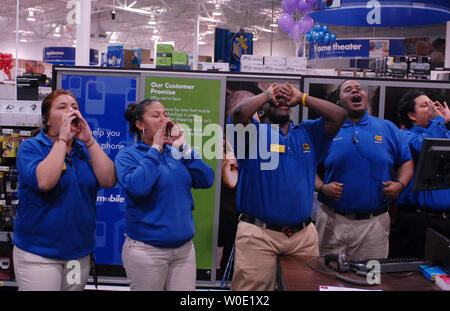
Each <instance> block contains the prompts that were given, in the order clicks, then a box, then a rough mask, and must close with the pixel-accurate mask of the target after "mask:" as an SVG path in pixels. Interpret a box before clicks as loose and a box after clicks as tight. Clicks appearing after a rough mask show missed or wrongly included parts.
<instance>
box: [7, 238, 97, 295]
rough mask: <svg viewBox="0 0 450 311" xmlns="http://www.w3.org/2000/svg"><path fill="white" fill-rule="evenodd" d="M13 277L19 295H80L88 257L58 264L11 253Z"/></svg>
mask: <svg viewBox="0 0 450 311" xmlns="http://www.w3.org/2000/svg"><path fill="white" fill-rule="evenodd" d="M13 258H14V274H15V276H16V280H17V284H18V285H19V291H82V290H83V289H84V287H85V286H86V283H87V280H88V277H89V271H90V266H91V265H90V263H91V261H90V255H88V256H85V257H83V258H80V259H76V260H58V259H51V258H46V257H42V256H39V255H36V254H32V253H29V252H26V251H24V250H21V249H20V248H18V247H17V246H14V249H13Z"/></svg>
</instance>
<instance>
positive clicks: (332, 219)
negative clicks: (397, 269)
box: [316, 204, 391, 259]
mask: <svg viewBox="0 0 450 311" xmlns="http://www.w3.org/2000/svg"><path fill="white" fill-rule="evenodd" d="M390 224H391V220H390V216H389V213H388V212H386V213H384V214H381V215H378V216H375V217H373V218H371V219H362V220H351V219H348V218H346V217H344V216H342V215H339V214H336V213H334V212H333V210H332V209H331V208H329V207H328V206H326V205H324V204H322V205H321V206H320V208H319V210H318V211H317V216H316V226H317V231H318V232H319V248H320V255H321V256H324V255H328V254H338V253H339V251H342V252H345V253H347V255H348V256H349V257H352V258H355V259H357V258H364V259H371V258H373V259H376V258H386V257H387V256H388V253H389V231H390Z"/></svg>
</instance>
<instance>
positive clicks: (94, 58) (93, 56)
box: [42, 46, 99, 66]
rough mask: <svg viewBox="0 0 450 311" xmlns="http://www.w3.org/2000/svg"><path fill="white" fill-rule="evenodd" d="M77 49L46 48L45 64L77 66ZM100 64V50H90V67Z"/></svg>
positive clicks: (44, 54)
mask: <svg viewBox="0 0 450 311" xmlns="http://www.w3.org/2000/svg"><path fill="white" fill-rule="evenodd" d="M75 55H76V49H75V48H74V47H62V46H55V47H46V48H44V51H43V57H42V59H43V61H44V63H50V64H54V65H63V66H74V65H75ZM98 62H99V58H98V50H94V49H90V50H89V65H91V66H97V65H98Z"/></svg>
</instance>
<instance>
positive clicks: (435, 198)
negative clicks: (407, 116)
mask: <svg viewBox="0 0 450 311" xmlns="http://www.w3.org/2000/svg"><path fill="white" fill-rule="evenodd" d="M404 132H405V136H406V137H407V140H408V145H409V147H410V149H411V153H412V156H413V159H414V167H417V165H418V163H419V156H420V151H421V149H422V143H423V140H424V139H425V138H446V139H450V131H448V130H447V128H446V127H445V121H444V118H442V117H436V118H434V119H433V120H431V121H430V122H429V124H428V127H427V128H424V127H419V126H413V127H412V128H411V129H405V130H404ZM414 178H415V172H414V176H413V178H412V179H411V181H410V182H409V185H408V187H407V188H406V190H405V191H404V192H403V193H402V195H401V196H400V197H399V199H398V204H405V205H411V206H413V207H416V208H420V209H423V210H430V211H436V212H439V211H449V210H450V189H441V190H426V191H412V186H413V184H414Z"/></svg>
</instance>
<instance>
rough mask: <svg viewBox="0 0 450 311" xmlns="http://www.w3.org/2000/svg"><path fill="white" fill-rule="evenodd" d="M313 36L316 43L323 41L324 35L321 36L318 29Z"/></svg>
mask: <svg viewBox="0 0 450 311" xmlns="http://www.w3.org/2000/svg"><path fill="white" fill-rule="evenodd" d="M312 38H313V41H314V42H315V43H320V42H321V41H322V37H321V36H320V34H319V32H318V31H314V32H313V36H312Z"/></svg>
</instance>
